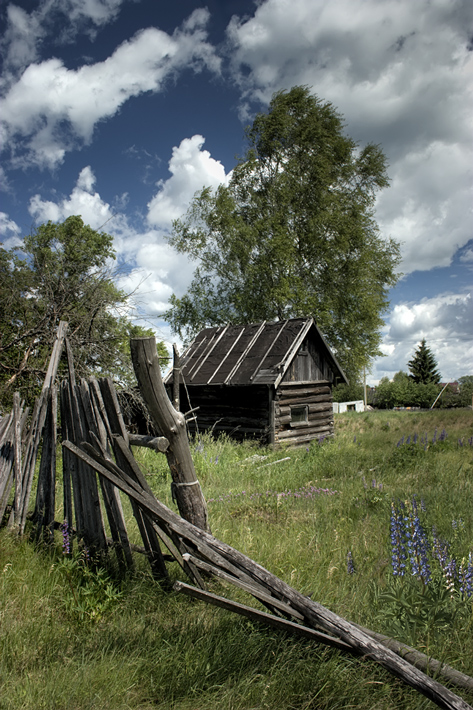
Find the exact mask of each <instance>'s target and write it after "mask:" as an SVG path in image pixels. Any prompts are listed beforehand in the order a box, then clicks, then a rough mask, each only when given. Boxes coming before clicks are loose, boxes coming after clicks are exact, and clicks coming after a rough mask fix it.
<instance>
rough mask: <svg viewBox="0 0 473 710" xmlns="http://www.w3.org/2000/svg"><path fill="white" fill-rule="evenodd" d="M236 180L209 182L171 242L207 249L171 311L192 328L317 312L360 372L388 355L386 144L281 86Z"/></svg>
mask: <svg viewBox="0 0 473 710" xmlns="http://www.w3.org/2000/svg"><path fill="white" fill-rule="evenodd" d="M246 135H247V139H248V150H247V152H246V155H245V156H244V158H243V159H242V160H241V161H240V162H239V163H238V165H237V167H236V168H235V169H234V171H233V173H232V176H231V179H230V182H229V184H228V185H220V186H219V187H218V189H217V190H216V191H212V190H211V189H210V188H204V189H203V190H202V191H201V192H199V193H197V194H196V196H195V197H194V200H193V202H192V203H191V205H190V207H189V210H188V212H187V214H186V216H185V217H184V218H183V219H181V220H177V221H176V222H175V223H174V225H173V231H172V234H171V236H170V239H169V241H170V243H171V244H172V245H173V246H174V247H175V248H176V249H177V250H178V251H179V252H181V253H184V254H187V255H188V256H189V257H190V258H191V259H195V260H198V265H197V268H196V270H195V272H194V278H193V281H192V283H191V285H190V287H189V289H188V291H187V293H186V294H184V296H182V297H181V298H178V297H177V296H175V295H174V296H173V297H171V299H170V304H171V307H170V309H169V310H168V312H167V313H166V314H165V317H166V318H167V320H168V321H169V322H170V323H171V326H172V328H173V330H174V331H175V332H177V333H179V334H180V335H181V337H182V338H183V339H184V340H189V338H190V337H192V336H193V335H194V334H195V333H196V332H197V331H198V330H200V329H201V328H202V327H204V326H207V325H221V324H223V323H227V322H233V323H248V322H257V321H261V320H281V319H285V318H290V317H299V316H314V317H315V319H316V320H317V323H318V326H319V327H320V328H321V330H322V332H323V333H324V335H325V336H326V337H327V339H328V342H329V343H330V345H331V347H332V348H333V349H334V350H335V351H336V354H337V358H338V359H339V361H340V363H341V365H342V367H343V368H344V369H345V372H346V373H347V374H348V375H349V376H350V375H351V376H352V378H353V379H354V380H356V379H360V378H359V375H360V372H361V370H362V368H363V366H368V365H369V361H370V360H371V358H373V357H374V356H376V355H379V354H380V353H379V344H380V340H381V338H380V328H381V326H382V324H383V320H382V315H383V313H384V312H385V311H386V309H387V307H388V300H387V293H388V288H389V287H390V286H392V285H394V284H395V282H396V281H397V276H396V274H395V269H396V266H397V264H398V263H399V247H398V245H397V244H396V243H395V242H394V241H393V240H391V239H387V240H385V239H383V238H382V237H381V235H380V233H379V230H378V227H377V224H376V222H375V220H374V216H373V214H374V202H375V198H376V194H377V192H378V191H379V190H380V189H382V188H384V187H386V186H387V185H388V178H387V175H386V160H385V157H384V155H383V153H382V151H381V149H380V148H379V147H378V146H376V145H372V144H370V145H367V146H366V147H365V148H363V149H360V148H359V147H358V146H357V144H356V143H355V142H354V141H353V140H352V139H351V138H349V137H347V136H346V135H345V134H344V124H343V120H342V117H341V116H340V115H339V114H338V113H337V111H336V110H335V109H334V108H333V106H332V105H331V104H329V103H323V102H322V101H320V100H319V99H318V98H317V97H316V96H313V95H312V94H311V93H310V91H309V89H308V88H306V87H301V86H296V87H294V88H293V89H291V90H290V91H288V92H284V91H281V92H279V93H276V94H275V95H274V96H273V98H272V101H271V103H270V106H269V110H268V112H267V113H260V114H258V115H257V116H256V118H255V120H254V122H253V125H252V126H251V127H249V128H248V129H247V131H246Z"/></svg>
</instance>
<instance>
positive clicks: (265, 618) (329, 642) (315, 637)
mask: <svg viewBox="0 0 473 710" xmlns="http://www.w3.org/2000/svg"><path fill="white" fill-rule="evenodd" d="M173 589H174V591H176V592H182V593H183V594H186V595H187V596H189V597H192V598H193V599H200V600H201V601H204V602H207V603H208V604H213V605H214V606H218V607H220V608H222V609H227V610H228V611H232V612H234V613H235V614H240V616H245V617H246V618H247V619H251V620H252V621H259V622H262V623H263V624H266V625H268V626H272V627H274V628H276V629H280V630H281V631H287V632H289V633H291V634H297V635H298V636H302V637H303V638H308V639H311V640H312V641H317V643H323V644H324V645H326V646H331V647H332V648H337V649H339V650H340V651H345V652H348V653H353V654H356V655H360V654H359V653H357V652H356V651H355V649H353V648H352V647H351V646H350V645H349V644H347V643H345V642H344V641H340V640H339V639H337V638H334V637H333V636H329V635H328V634H324V633H322V632H321V631H316V630H315V629H309V628H308V627H307V626H301V625H300V624H297V623H295V622H293V621H289V620H287V619H282V618H281V617H280V616H274V614H268V613H267V612H265V611H260V610H259V609H254V608H253V607H251V606H246V605H245V604H240V603H239V602H234V601H232V600H231V599H226V598H225V597H220V596H218V595H217V594H213V593H212V592H207V591H205V590H202V589H196V587H191V586H190V585H189V584H185V583H184V582H179V581H178V582H174V585H173Z"/></svg>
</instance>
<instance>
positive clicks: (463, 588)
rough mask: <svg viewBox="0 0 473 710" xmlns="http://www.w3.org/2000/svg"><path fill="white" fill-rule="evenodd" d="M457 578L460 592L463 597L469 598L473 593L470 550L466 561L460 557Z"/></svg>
mask: <svg viewBox="0 0 473 710" xmlns="http://www.w3.org/2000/svg"><path fill="white" fill-rule="evenodd" d="M458 579H459V581H460V594H461V595H462V596H463V598H464V599H470V598H471V596H472V594H473V553H471V552H470V554H469V555H468V563H467V561H466V559H465V558H463V559H462V561H461V565H460V569H459V570H458Z"/></svg>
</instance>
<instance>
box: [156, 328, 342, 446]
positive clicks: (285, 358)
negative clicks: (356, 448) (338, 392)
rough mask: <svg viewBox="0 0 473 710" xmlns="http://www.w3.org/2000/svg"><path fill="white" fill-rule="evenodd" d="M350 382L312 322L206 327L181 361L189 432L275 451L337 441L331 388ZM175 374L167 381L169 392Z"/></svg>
mask: <svg viewBox="0 0 473 710" xmlns="http://www.w3.org/2000/svg"><path fill="white" fill-rule="evenodd" d="M342 382H345V383H346V382H347V378H346V376H345V374H344V373H343V370H342V369H341V367H340V365H339V364H338V362H337V360H336V358H335V356H334V354H333V353H332V351H331V350H330V348H329V346H328V344H327V343H326V341H325V339H324V337H323V336H322V334H321V332H320V330H319V329H318V327H317V325H316V323H315V321H314V319H313V318H293V319H290V320H286V321H279V322H276V323H266V322H263V323H253V324H251V325H226V326H222V327H213V328H205V329H204V330H202V331H201V332H200V333H199V334H198V335H197V337H196V338H195V340H194V341H193V342H192V343H191V345H190V346H189V348H188V349H187V350H186V351H185V352H184V353H183V355H182V357H181V361H180V387H179V396H180V409H181V411H182V412H189V411H190V410H193V416H189V417H188V422H189V423H188V426H189V431H190V433H195V432H196V431H200V432H202V431H209V430H211V431H213V432H215V433H218V432H225V433H227V434H228V435H230V436H231V437H232V438H236V439H241V438H245V437H251V438H255V439H258V440H259V441H260V442H261V443H262V444H267V445H270V446H272V447H274V448H279V447H282V446H303V445H307V444H308V443H309V442H310V441H312V440H313V439H316V440H318V439H321V438H325V437H327V436H332V435H333V407H332V387H333V386H335V385H336V384H339V383H342ZM172 384H173V374H172V372H170V373H169V374H168V375H167V377H166V378H165V385H166V387H167V389H168V393H169V392H170V391H171V389H172Z"/></svg>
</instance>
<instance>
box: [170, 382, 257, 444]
mask: <svg viewBox="0 0 473 710" xmlns="http://www.w3.org/2000/svg"><path fill="white" fill-rule="evenodd" d="M269 398H270V390H269V388H268V387H267V386H266V385H263V386H258V385H248V386H244V387H236V386H226V387H225V386H215V385H214V386H212V385H199V386H195V387H192V386H190V387H187V388H185V387H183V386H181V389H180V402H181V411H182V412H184V413H185V412H188V411H189V410H194V409H197V411H196V412H195V416H196V417H197V421H196V420H195V419H194V420H192V415H190V420H189V421H188V428H189V431H190V433H191V434H195V433H196V431H197V429H198V431H200V432H202V431H209V430H212V431H214V432H225V433H226V434H228V435H230V436H231V437H232V438H234V439H244V438H255V439H258V440H260V441H262V442H264V443H266V442H268V441H269V409H270V408H269Z"/></svg>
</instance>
